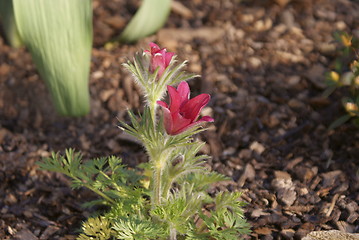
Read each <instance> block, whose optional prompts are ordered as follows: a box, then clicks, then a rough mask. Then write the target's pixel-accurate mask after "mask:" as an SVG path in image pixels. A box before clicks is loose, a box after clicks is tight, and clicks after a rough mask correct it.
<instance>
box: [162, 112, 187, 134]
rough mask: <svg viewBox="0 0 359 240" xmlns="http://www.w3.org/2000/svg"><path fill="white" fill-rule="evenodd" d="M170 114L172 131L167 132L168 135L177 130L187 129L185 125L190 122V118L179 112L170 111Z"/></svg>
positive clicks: (175, 132) (177, 131)
mask: <svg viewBox="0 0 359 240" xmlns="http://www.w3.org/2000/svg"><path fill="white" fill-rule="evenodd" d="M171 115H172V124H173V125H172V131H171V132H168V131H167V133H168V134H170V135H176V134H178V133H179V132H182V129H187V126H188V125H190V124H191V119H186V118H184V117H183V116H182V115H181V114H179V113H178V112H177V113H173V112H172V113H171Z"/></svg>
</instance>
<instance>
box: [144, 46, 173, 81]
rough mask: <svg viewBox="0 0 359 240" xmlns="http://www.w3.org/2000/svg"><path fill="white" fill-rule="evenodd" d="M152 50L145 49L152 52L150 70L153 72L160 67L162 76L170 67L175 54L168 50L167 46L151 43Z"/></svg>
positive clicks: (146, 51)
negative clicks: (161, 46) (162, 46)
mask: <svg viewBox="0 0 359 240" xmlns="http://www.w3.org/2000/svg"><path fill="white" fill-rule="evenodd" d="M150 47H151V51H148V50H145V53H149V54H151V65H150V71H151V72H152V73H153V72H154V71H156V69H157V68H159V69H158V76H159V77H161V75H162V73H163V72H164V71H165V69H166V68H167V67H168V65H169V64H170V62H171V59H172V57H173V55H174V53H173V52H167V50H166V48H162V49H161V48H160V47H159V46H158V45H157V44H155V43H153V42H151V43H150Z"/></svg>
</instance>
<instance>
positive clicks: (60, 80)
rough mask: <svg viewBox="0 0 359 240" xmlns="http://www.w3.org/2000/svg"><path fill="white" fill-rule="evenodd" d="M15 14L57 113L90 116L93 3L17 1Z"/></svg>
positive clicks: (50, 0)
mask: <svg viewBox="0 0 359 240" xmlns="http://www.w3.org/2000/svg"><path fill="white" fill-rule="evenodd" d="M14 13H15V19H16V23H17V26H18V29H19V32H20V35H21V37H22V39H23V41H24V44H25V45H26V46H27V47H28V48H29V50H30V52H31V55H32V58H33V60H34V62H35V65H36V67H37V69H38V71H39V73H40V75H41V77H42V78H43V79H44V80H45V82H46V85H47V86H48V88H49V90H50V92H51V96H52V99H53V102H54V104H55V107H56V109H57V111H58V112H59V113H60V114H61V115H66V116H82V115H85V114H87V113H88V112H89V109H90V101H89V99H90V96H89V86H88V78H89V71H90V57H91V49H92V1H91V0H61V1H59V0H26V1H23V0H14Z"/></svg>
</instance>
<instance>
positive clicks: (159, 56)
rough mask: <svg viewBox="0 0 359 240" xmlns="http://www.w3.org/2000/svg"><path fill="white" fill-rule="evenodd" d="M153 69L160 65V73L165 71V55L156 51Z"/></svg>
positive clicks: (153, 58)
mask: <svg viewBox="0 0 359 240" xmlns="http://www.w3.org/2000/svg"><path fill="white" fill-rule="evenodd" d="M151 65H152V66H151V67H152V71H155V70H156V69H157V68H158V67H159V68H160V69H159V70H158V75H159V76H161V75H162V73H163V71H164V70H165V66H164V59H163V55H162V54H160V53H156V54H155V55H154V56H153V57H152V64H151Z"/></svg>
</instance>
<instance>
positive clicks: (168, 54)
mask: <svg viewBox="0 0 359 240" xmlns="http://www.w3.org/2000/svg"><path fill="white" fill-rule="evenodd" d="M173 55H175V53H173V52H168V53H166V54H165V64H166V67H167V66H168V65H170V62H171V60H172V57H173Z"/></svg>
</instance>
